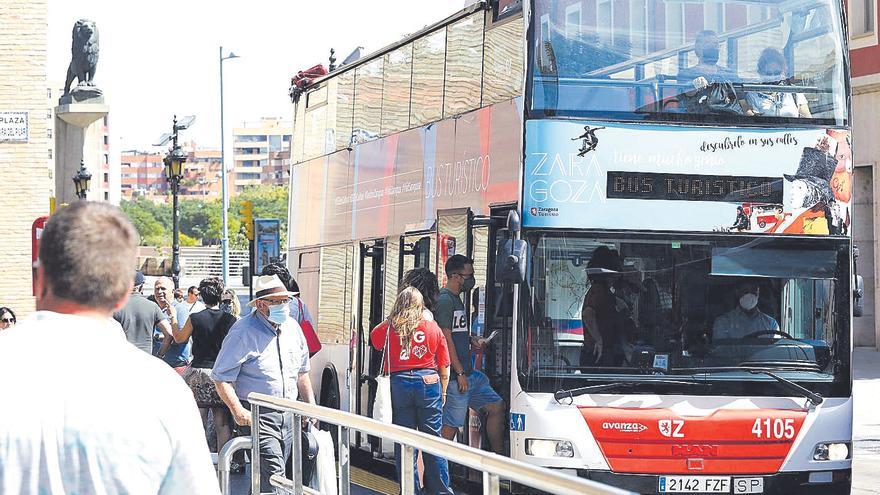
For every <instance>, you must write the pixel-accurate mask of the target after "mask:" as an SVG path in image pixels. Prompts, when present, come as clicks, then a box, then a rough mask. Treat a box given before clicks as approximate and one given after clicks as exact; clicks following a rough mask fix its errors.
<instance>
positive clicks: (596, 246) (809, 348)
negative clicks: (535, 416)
mask: <svg viewBox="0 0 880 495" xmlns="http://www.w3.org/2000/svg"><path fill="white" fill-rule="evenodd" d="M532 245H533V256H532V280H531V282H532V283H531V287H532V293H531V294H530V297H528V298H526V299H527V300H528V304H527V306H528V307H527V308H526V309H527V311H528V314H529V325H528V329H527V331H526V332H525V335H524V336H523V338H521V341H520V345H521V346H522V347H521V352H520V362H519V364H520V371H521V375H520V377H521V381H522V383H523V386H524V387H525V389H526V390H528V391H540V392H556V391H558V390H563V389H570V388H576V387H582V386H590V385H594V384H596V383H599V384H601V383H607V382H608V381H612V382H614V381H617V382H621V381H637V382H644V383H645V385H646V387H645V388H644V389H643V390H642V391H643V392H646V393H657V392H658V390H656V389H655V388H652V387H651V386H650V380H652V379H657V378H658V376H659V377H665V378H667V379H668V378H669V376H668V375H675V378H676V379H677V380H680V379H682V377H687V378H691V379H695V377H699V378H700V379H701V381H703V382H704V383H706V380H708V381H709V382H711V381H712V380H716V381H718V383H717V384H716V385H717V386H712V387H707V388H704V389H702V390H703V392H702V393H705V394H712V395H761V393H762V392H761V390H762V389H761V387H753V386H748V388H745V387H746V384H748V383H752V384H754V383H755V382H758V383H761V384H765V386H766V387H767V390H766V394H767V395H779V394H780V390H779V389H778V388H774V386H773V385H771V384H769V383H768V380H770V379H769V378H768V377H767V376H766V375H760V374H754V373H750V370H752V371H754V370H772V371H773V372H778V374H779V375H780V376H784V377H785V378H787V379H789V380H794V381H797V382H801V383H805V384H809V385H804V386H806V387H808V388H810V387H812V388H811V389H812V390H815V391H817V392H819V393H822V394H837V393H842V394H843V393H845V391H842V389H841V387H844V388H846V387H848V383H849V371H848V369H849V368H848V366H849V365H848V354H847V351H848V349H849V340H848V339H849V337H848V335H849V333H848V331H847V329H848V328H849V314H850V309H849V305H850V302H849V301H850V299H849V297H848V294H847V289H846V288H847V287H848V284H847V280H848V276H849V275H848V273H849V263H848V259H849V257H848V247H847V246H848V244H847V243H846V242H845V241H841V240H832V239H803V238H787V239H783V238H778V237H776V238H774V237H761V238H754V237H747V238H742V237H740V238H730V237H721V236H686V237H685V238H684V239H682V238H680V237H677V238H669V237H667V236H664V237H662V238H657V237H646V236H631V237H628V238H605V237H593V236H586V235H584V234H574V233H543V234H535V237H534V238H532ZM667 382H668V380H667ZM628 390H640V389H639V388H638V387H635V388H628ZM688 393H693V391H692V390H689V391H688Z"/></svg>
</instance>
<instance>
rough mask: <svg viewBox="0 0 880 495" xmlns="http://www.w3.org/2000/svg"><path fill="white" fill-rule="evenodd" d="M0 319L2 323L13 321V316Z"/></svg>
mask: <svg viewBox="0 0 880 495" xmlns="http://www.w3.org/2000/svg"><path fill="white" fill-rule="evenodd" d="M0 321H2V322H3V323H15V319H14V318H0Z"/></svg>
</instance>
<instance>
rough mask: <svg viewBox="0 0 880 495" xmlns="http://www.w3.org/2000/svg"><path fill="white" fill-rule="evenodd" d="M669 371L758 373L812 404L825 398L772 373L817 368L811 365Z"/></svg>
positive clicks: (678, 369) (724, 367)
mask: <svg viewBox="0 0 880 495" xmlns="http://www.w3.org/2000/svg"><path fill="white" fill-rule="evenodd" d="M669 371H670V373H681V372H685V373H724V372H727V371H745V372H748V373H752V374H754V375H758V374H761V375H767V376H769V377H770V378H773V379H774V380H776V381H777V382H779V384H781V385H782V386H783V387H785V388H786V389H788V390H790V391H792V392H795V393H797V395H800V396H802V397H805V398H807V399H809V401H810V402H812V403H813V404H814V405H817V406H818V405H819V404H821V403H822V402H824V401H825V399H824V398H823V397H822V396H821V395H819V394H817V393H816V392H813V391H812V390H810V389H808V388H805V387H802V386H800V385H798V384H797V383H795V382H793V381H791V380H789V379H787V378H782V377H781V376H779V375H777V374H776V373H774V371H817V370H815V369H813V368H812V367H799V366H790V367H784V366H779V367H772V368H767V367H763V368H755V367H745V366H716V367H707V368H674V369H671V370H669Z"/></svg>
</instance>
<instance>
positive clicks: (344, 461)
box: [336, 425, 351, 495]
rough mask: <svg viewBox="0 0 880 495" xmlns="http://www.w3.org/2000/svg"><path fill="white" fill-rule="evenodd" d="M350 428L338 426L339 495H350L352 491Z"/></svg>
mask: <svg viewBox="0 0 880 495" xmlns="http://www.w3.org/2000/svg"><path fill="white" fill-rule="evenodd" d="M348 443H349V438H348V428H346V427H344V426H342V425H338V428H337V430H336V444H337V447H338V448H337V449H336V450H338V451H339V459H338V460H337V461H336V462H337V465H338V466H339V495H349V492H350V491H351V458H350V456H349V451H348Z"/></svg>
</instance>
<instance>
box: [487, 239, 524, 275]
mask: <svg viewBox="0 0 880 495" xmlns="http://www.w3.org/2000/svg"><path fill="white" fill-rule="evenodd" d="M528 252H529V245H528V243H526V241H524V240H522V239H507V240H505V241H504V242H502V243H501V245H500V246H498V252H497V253H496V254H495V281H496V282H498V283H501V284H505V283H508V284H520V283H522V282H523V281H524V280H525V279H526V260H527V258H528Z"/></svg>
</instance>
